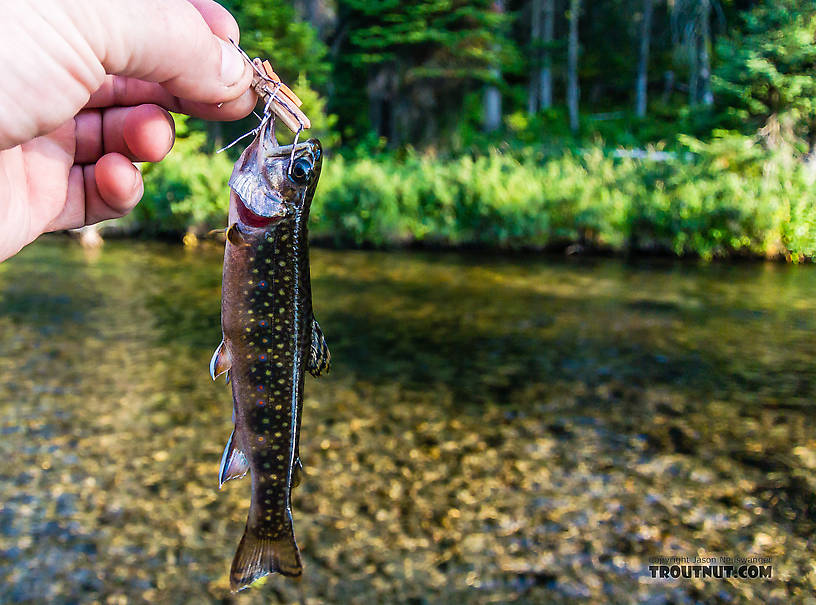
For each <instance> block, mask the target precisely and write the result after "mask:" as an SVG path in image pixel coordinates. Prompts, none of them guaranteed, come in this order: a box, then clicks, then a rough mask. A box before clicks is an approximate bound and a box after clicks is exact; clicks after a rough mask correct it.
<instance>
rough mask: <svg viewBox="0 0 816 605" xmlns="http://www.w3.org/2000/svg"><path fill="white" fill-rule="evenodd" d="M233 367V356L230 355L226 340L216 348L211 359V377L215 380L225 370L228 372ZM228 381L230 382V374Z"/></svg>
mask: <svg viewBox="0 0 816 605" xmlns="http://www.w3.org/2000/svg"><path fill="white" fill-rule="evenodd" d="M231 367H232V358H231V357H230V354H229V351H228V350H227V347H226V346H225V345H224V341H223V340H222V341H221V344H220V345H218V347H217V348H216V349H215V353H213V356H212V359H210V377H211V378H212V379H213V380H215V379H216V378H218V377H219V376H221V374H223V373H224V372H227V371H228V370H229V369H230V368H231ZM227 382H229V375H227Z"/></svg>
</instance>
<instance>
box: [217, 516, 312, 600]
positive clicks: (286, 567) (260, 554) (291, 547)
mask: <svg viewBox="0 0 816 605" xmlns="http://www.w3.org/2000/svg"><path fill="white" fill-rule="evenodd" d="M288 526H289V527H288V532H286V533H284V535H283V536H282V537H277V538H269V537H266V536H262V535H260V533H258V532H257V530H254V529H252V528H250V527H249V526H247V528H246V529H245V530H244V536H243V537H242V538H241V543H240V544H239V545H238V550H237V551H236V552H235V558H234V559H233V560H232V568H231V569H230V589H231V590H232V592H238V591H239V590H243V589H244V588H248V587H249V586H250V585H251V584H252V583H253V582H255V581H256V580H258V579H260V578H262V577H264V576H266V575H268V574H271V573H279V574H282V575H284V576H291V577H299V576H300V575H302V574H303V563H302V562H301V560H300V550H299V549H298V545H297V542H295V532H294V529H293V527H292V524H291V522H289V523H288Z"/></svg>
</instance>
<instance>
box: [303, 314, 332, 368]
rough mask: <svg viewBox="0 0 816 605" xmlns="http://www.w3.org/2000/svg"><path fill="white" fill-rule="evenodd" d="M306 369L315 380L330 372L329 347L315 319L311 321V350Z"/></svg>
mask: <svg viewBox="0 0 816 605" xmlns="http://www.w3.org/2000/svg"><path fill="white" fill-rule="evenodd" d="M306 369H307V370H309V373H310V374H311V375H312V376H314V377H315V378H317V377H318V376H320V375H321V374H328V373H329V372H331V353H330V352H329V345H328V343H327V342H326V337H325V336H324V335H323V330H321V329H320V324H318V323H317V320H316V319H312V348H311V354H310V355H309V363H308V364H307V366H306Z"/></svg>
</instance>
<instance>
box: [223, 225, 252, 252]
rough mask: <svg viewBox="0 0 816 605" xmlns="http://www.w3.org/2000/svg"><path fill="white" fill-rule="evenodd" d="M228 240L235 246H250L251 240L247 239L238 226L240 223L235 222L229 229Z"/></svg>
mask: <svg viewBox="0 0 816 605" xmlns="http://www.w3.org/2000/svg"><path fill="white" fill-rule="evenodd" d="M227 241H229V243H231V244H232V245H233V246H239V247H242V246H249V242H247V241H246V237H245V236H244V234H243V233H242V232H241V228H240V227H239V226H238V223H233V224H232V225H230V226H229V228H228V229H227Z"/></svg>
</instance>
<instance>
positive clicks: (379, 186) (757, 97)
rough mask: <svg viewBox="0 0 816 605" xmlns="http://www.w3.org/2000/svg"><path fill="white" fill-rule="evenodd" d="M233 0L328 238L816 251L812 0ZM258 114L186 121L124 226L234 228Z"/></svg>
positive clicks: (799, 254)
mask: <svg viewBox="0 0 816 605" xmlns="http://www.w3.org/2000/svg"><path fill="white" fill-rule="evenodd" d="M225 4H226V5H227V6H228V7H229V8H230V9H231V10H233V11H234V12H235V14H236V17H237V19H238V21H239V23H240V24H241V25H242V29H243V37H242V41H243V45H244V46H245V47H246V48H247V50H248V51H249V52H250V53H251V54H253V55H254V54H257V55H262V56H265V57H269V58H270V59H271V60H272V62H273V63H274V64H275V66H276V68H277V69H278V70H279V72H280V73H281V74H282V75H283V76H284V78H286V79H287V80H288V81H289V82H290V83H293V84H294V85H295V86H294V88H295V90H296V92H298V94H299V95H300V96H301V98H303V99H304V101H305V110H306V112H307V114H308V115H309V116H310V117H311V118H312V122H313V124H314V125H315V129H314V130H313V131H312V133H311V134H312V135H313V136H318V137H319V138H321V139H322V141H323V143H324V148H326V149H327V151H328V155H327V161H326V164H325V167H324V174H323V177H322V179H321V184H320V188H319V191H318V195H317V197H316V200H315V204H314V208H313V221H312V225H313V227H312V229H313V233H314V234H315V236H317V237H319V238H320V239H321V240H323V241H326V242H333V243H335V244H337V245H354V246H361V245H373V246H393V245H403V244H415V243H418V244H423V245H442V246H471V245H478V246H482V247H497V248H506V249H519V248H534V249H565V248H567V247H569V246H573V245H578V247H573V248H572V249H579V247H580V248H583V249H589V250H611V251H615V252H627V251H635V252H636V251H648V252H660V253H670V254H676V255H699V256H701V257H704V258H714V257H721V256H731V255H750V256H766V257H784V258H787V259H789V260H794V261H799V260H803V259H808V258H810V257H812V256H813V255H814V254H816V225H815V224H814V222H815V221H816V217H815V216H814V210H816V193H813V190H814V188H813V181H814V178H816V169H814V161H816V153H814V150H815V149H816V44H814V33H816V6H814V5H812V4H805V3H801V2H796V1H795V0H783V1H781V2H776V3H772V4H767V3H763V4H757V5H756V6H751V5H750V3H746V2H740V1H737V0H721V1H720V2H719V3H717V2H713V1H712V0H674V1H672V2H662V1H660V0H612V1H610V2H604V3H586V2H584V3H581V2H576V0H570V1H568V0H529V1H528V0H506V1H503V2H492V1H491V2H488V1H487V0H479V1H477V2H462V1H460V0H454V1H446V2H441V1H439V0H405V1H403V2H399V3H397V2H390V1H389V2H380V3H371V2H361V1H359V0H336V1H335V2H317V1H315V0H300V1H297V2H280V3H275V4H274V5H270V4H269V3H266V2H260V1H252V2H240V3H239V2H231V1H228V2H225ZM576 7H577V8H576ZM575 19H577V20H578V21H577V26H578V29H577V35H576V30H575V27H572V28H570V25H572V26H575V25H576V21H575ZM569 32H572V33H571V35H568V33H569ZM649 43H651V44H649ZM576 44H577V45H578V47H577V48H576V47H575V45H576ZM576 53H577V54H578V61H577V63H576V61H575V56H576ZM570 58H571V59H570ZM636 82H637V85H635V84H636ZM575 86H580V90H576V89H575V88H574V87H575ZM577 98H579V99H580V103H579V105H578V106H576V105H575V103H576V99H577ZM568 100H569V101H570V103H567V101H568ZM576 116H577V117H578V118H579V119H578V120H577V128H576V123H575V120H574V119H571V118H575V117H576ZM252 120H254V118H250V119H249V120H247V121H242V122H239V123H236V124H233V125H206V126H205V125H202V124H201V123H199V122H197V121H194V120H190V121H189V122H184V123H182V124H181V126H180V129H179V140H178V143H177V145H176V149H175V151H174V152H173V154H171V156H170V157H169V158H168V159H167V160H165V161H164V162H162V163H161V164H157V165H154V166H148V167H146V169H145V177H146V195H145V201H144V203H143V204H141V206H140V207H139V209H138V210H137V212H136V213H135V215H134V217H133V218H131V219H129V220H130V221H131V226H133V227H135V228H137V229H139V230H142V231H143V232H145V233H147V234H160V233H171V234H178V233H183V232H185V231H187V230H189V229H192V230H194V231H196V232H199V233H200V232H204V231H205V230H207V229H210V228H215V227H221V226H223V223H224V220H225V215H226V206H227V201H228V191H227V185H226V181H227V178H228V176H229V172H230V170H231V165H232V161H233V160H234V159H235V157H236V156H235V154H236V153H237V152H238V151H239V150H240V148H241V146H240V145H239V146H237V147H235V148H233V149H232V150H230V152H229V153H230V154H232V155H229V154H223V155H219V156H216V155H215V154H214V153H213V151H214V149H215V148H217V147H220V146H221V145H223V144H224V143H225V142H228V141H229V140H232V138H234V137H236V136H238V135H240V134H242V133H244V132H246V131H248V130H250V129H251V128H252V127H253V126H254V124H253V123H252ZM202 129H205V130H206V132H203V131H202ZM283 138H284V139H285V137H283ZM653 152H658V153H656V154H655V153H653Z"/></svg>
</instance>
